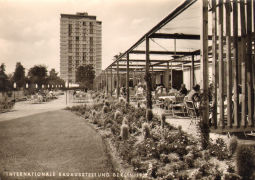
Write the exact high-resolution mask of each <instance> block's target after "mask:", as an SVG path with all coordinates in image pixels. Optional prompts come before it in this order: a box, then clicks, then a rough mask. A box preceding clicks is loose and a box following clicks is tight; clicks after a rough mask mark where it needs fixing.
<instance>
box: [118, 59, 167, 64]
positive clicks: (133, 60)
mask: <svg viewBox="0 0 255 180" xmlns="http://www.w3.org/2000/svg"><path fill="white" fill-rule="evenodd" d="M119 61H120V62H123V61H124V62H125V61H126V59H121V60H119ZM145 61H146V60H145V59H129V62H145ZM168 61H169V60H157V59H153V60H150V62H162V63H166V62H168Z"/></svg>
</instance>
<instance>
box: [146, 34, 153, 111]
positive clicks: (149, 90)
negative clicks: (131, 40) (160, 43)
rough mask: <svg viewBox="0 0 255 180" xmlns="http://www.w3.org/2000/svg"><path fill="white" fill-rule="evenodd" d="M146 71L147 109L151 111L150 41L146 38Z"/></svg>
mask: <svg viewBox="0 0 255 180" xmlns="http://www.w3.org/2000/svg"><path fill="white" fill-rule="evenodd" d="M145 41H146V50H145V52H146V68H145V69H146V70H145V80H146V86H147V89H146V100H147V108H148V109H152V100H151V97H152V96H151V88H152V87H151V74H150V52H149V51H150V39H149V37H147V36H146V38H145Z"/></svg>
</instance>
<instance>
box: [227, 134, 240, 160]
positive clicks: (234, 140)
mask: <svg viewBox="0 0 255 180" xmlns="http://www.w3.org/2000/svg"><path fill="white" fill-rule="evenodd" d="M237 145H238V142H237V137H236V136H233V137H231V139H230V141H229V145H228V150H229V153H230V156H232V155H233V154H234V153H235V151H236V148H237Z"/></svg>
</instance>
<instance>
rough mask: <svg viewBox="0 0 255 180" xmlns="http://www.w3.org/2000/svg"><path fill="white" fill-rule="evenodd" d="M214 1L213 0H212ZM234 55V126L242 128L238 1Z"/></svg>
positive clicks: (234, 29)
mask: <svg viewBox="0 0 255 180" xmlns="http://www.w3.org/2000/svg"><path fill="white" fill-rule="evenodd" d="M212 1H213V0H212ZM233 36H234V39H233V40H234V41H233V47H234V48H233V51H234V52H233V53H234V61H233V63H234V68H233V70H234V124H233V126H237V127H240V118H239V117H240V116H239V112H240V108H239V93H241V92H239V90H238V82H239V67H238V4H237V0H233Z"/></svg>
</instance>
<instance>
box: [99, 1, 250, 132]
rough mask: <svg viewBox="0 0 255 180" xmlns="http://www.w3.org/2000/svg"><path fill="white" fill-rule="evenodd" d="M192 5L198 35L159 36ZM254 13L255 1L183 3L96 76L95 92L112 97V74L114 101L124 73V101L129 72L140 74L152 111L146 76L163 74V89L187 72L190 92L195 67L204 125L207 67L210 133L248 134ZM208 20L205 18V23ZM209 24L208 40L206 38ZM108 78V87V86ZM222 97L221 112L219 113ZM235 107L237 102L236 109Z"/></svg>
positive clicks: (207, 109)
mask: <svg viewBox="0 0 255 180" xmlns="http://www.w3.org/2000/svg"><path fill="white" fill-rule="evenodd" d="M198 3H201V4H199V5H200V7H201V8H200V9H198V11H199V12H200V18H201V23H202V24H201V28H202V29H201V32H200V34H190V33H188V34H186V33H178V32H177V33H167V32H163V33H162V32H161V31H162V29H164V27H165V26H167V25H168V24H169V23H171V22H172V21H174V20H175V19H176V18H177V17H178V16H180V15H181V14H182V13H184V12H185V11H187V10H188V9H189V8H190V7H191V6H193V5H194V4H198ZM223 10H224V11H223ZM252 12H253V13H252ZM254 12H255V0H240V1H237V0H233V1H230V0H211V1H210V2H208V1H207V0H201V1H197V0H185V1H183V2H182V3H181V4H180V5H179V6H178V7H176V8H175V9H174V10H173V11H172V12H171V13H170V14H169V15H168V16H166V17H165V18H164V19H163V20H162V21H160V22H159V23H158V24H157V25H156V26H154V27H153V28H152V29H151V30H149V31H148V32H147V33H146V34H144V35H143V36H142V37H141V38H140V39H139V40H138V41H137V42H136V43H134V44H133V45H132V46H131V47H130V48H129V49H127V50H126V51H125V52H123V53H121V54H120V55H119V56H117V57H116V60H114V62H112V63H111V64H110V65H109V66H108V67H107V68H106V69H105V70H104V71H103V72H102V73H101V74H100V75H99V76H97V77H96V82H97V85H96V87H97V88H98V89H102V88H106V91H107V93H108V92H109V91H110V93H111V94H112V92H113V83H112V81H113V75H114V76H115V77H116V78H117V85H116V88H117V97H119V95H120V75H123V74H125V76H126V90H127V96H126V100H127V102H129V98H130V96H129V88H128V87H129V79H130V76H131V73H133V76H135V73H136V72H143V73H144V74H145V79H146V85H147V108H152V105H151V78H150V76H151V73H152V72H165V73H166V76H165V77H166V88H167V90H168V88H169V87H170V84H171V85H172V83H171V80H172V79H173V76H172V75H171V76H170V77H171V79H169V75H170V74H172V72H173V69H177V70H178V69H179V70H183V69H184V68H190V71H191V73H190V82H191V87H192V86H193V85H194V83H195V82H194V77H195V74H194V71H195V67H196V66H198V67H199V68H200V74H201V83H200V84H201V88H202V91H203V98H202V99H203V101H202V104H201V105H202V119H203V122H204V123H205V124H207V125H208V123H209V100H208V86H209V64H210V66H211V68H212V74H211V77H212V83H213V85H214V86H213V94H214V96H213V106H212V107H213V108H212V109H213V110H212V111H213V118H212V123H213V125H214V128H213V129H212V130H214V131H221V132H222V131H226V132H232V131H235V132H236V131H250V130H254V119H255V117H254V116H255V115H254V86H255V83H254V82H255V75H254V74H255V62H254V44H255V40H254V39H255V38H254V37H255V36H254V30H255V13H254ZM252 14H253V21H252ZM208 15H210V18H211V19H210V20H209V19H208ZM223 19H224V21H223ZM199 20H200V19H198V20H197V21H199ZM209 21H210V28H211V29H210V30H211V33H210V34H211V35H208V32H209V27H208V23H209ZM252 27H253V31H252ZM223 32H224V33H223ZM155 39H160V40H161V39H164V40H172V41H174V49H173V50H172V51H170V50H167V49H164V48H162V49H163V50H162V49H161V50H158V49H157V50H155V49H153V48H152V46H151V42H155ZM177 40H178V41H185V42H188V41H191V42H197V43H199V45H200V47H199V48H196V49H192V50H190V49H189V50H187V49H186V50H183V49H177V48H176V41H177ZM209 44H210V46H209ZM131 56H132V57H131ZM141 57H142V58H141ZM109 77H110V81H111V83H110V87H108V84H109V83H108V81H109ZM169 82H170V83H169ZM238 84H241V85H242V90H241V91H240V90H239V89H238ZM239 95H242V98H240V99H239ZM225 97H226V100H227V113H224V99H225ZM239 102H241V107H240V106H239ZM225 119H227V123H225Z"/></svg>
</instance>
